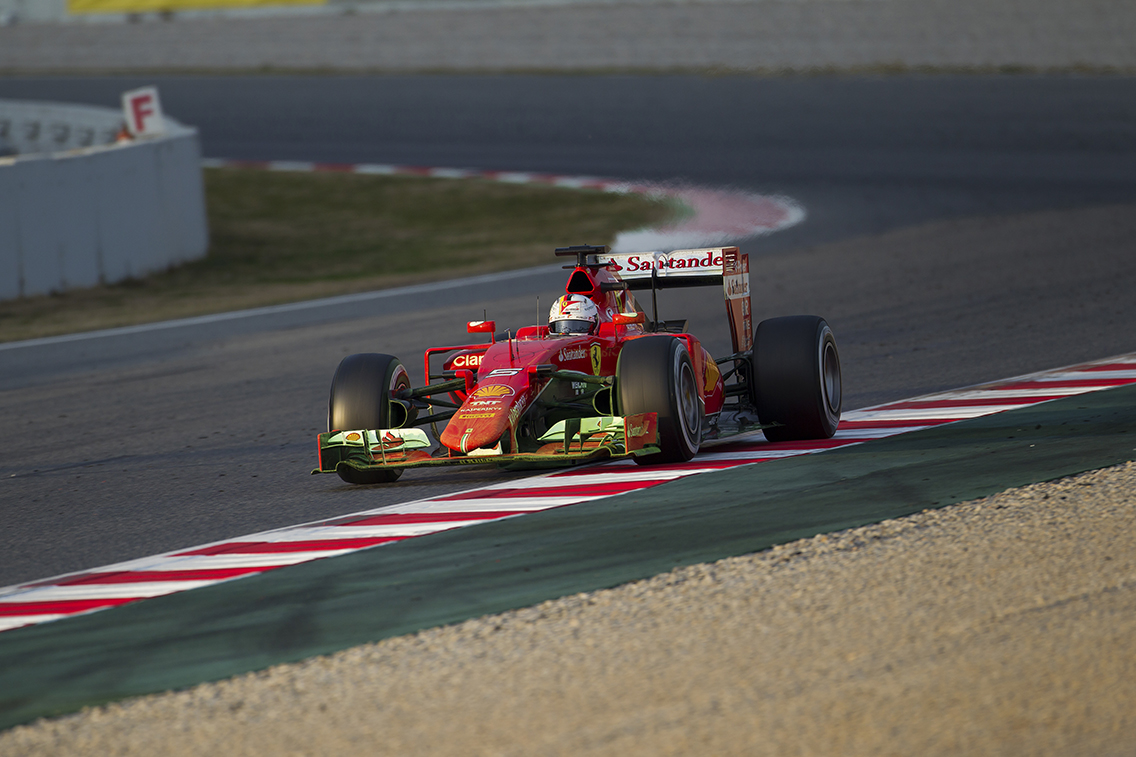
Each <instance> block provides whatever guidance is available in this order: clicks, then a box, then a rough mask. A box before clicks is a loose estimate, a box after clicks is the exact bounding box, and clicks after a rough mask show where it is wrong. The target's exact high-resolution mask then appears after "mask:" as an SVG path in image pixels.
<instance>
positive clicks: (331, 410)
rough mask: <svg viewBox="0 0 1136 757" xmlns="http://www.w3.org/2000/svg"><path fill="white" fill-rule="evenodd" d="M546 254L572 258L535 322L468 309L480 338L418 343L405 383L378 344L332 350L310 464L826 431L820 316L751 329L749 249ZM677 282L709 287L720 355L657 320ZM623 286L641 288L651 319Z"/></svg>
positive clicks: (806, 435)
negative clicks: (558, 290)
mask: <svg viewBox="0 0 1136 757" xmlns="http://www.w3.org/2000/svg"><path fill="white" fill-rule="evenodd" d="M556 254H557V255H565V256H570V257H573V258H575V266H569V267H571V268H572V273H571V274H570V275H569V277H568V283H567V286H566V287H565V294H564V296H562V297H561V298H560V299H558V300H557V301H556V303H555V304H554V305H553V308H552V312H551V313H550V316H549V323H548V324H547V325H545V324H540V325H535V326H528V327H525V328H521V329H519V330H518V331H517V332H516V334H507V335H506V336H505V338H499V337H497V336H495V334H496V331H497V326H496V324H495V323H494V322H493V321H471V322H470V323H469V324H468V325H467V331H468V332H469V333H471V334H485V335H486V337H485V338H487V339H488V342H482V343H480V344H464V345H457V346H448V347H433V348H430V349H428V350H426V353H425V355H424V357H423V363H424V366H425V371H424V374H425V376H426V377H427V381H428V383H427V385H426V386H423V387H418V388H415V387H413V386H411V382H410V378H409V376H408V374H407V372H406V369H405V368H404V367H403V365H402V363H401V362H399V360H398V359H397V358H395V357H393V356H391V355H380V354H358V355H350V356H348V357H346V358H344V359H343V361H342V362H341V363H340V364H339V368H338V370H336V372H335V377H334V378H333V379H332V384H331V397H330V399H329V402H328V420H327V427H328V431H327V432H326V433H322V434H320V435H319V468H318V469H316V470H315V471H313V473H337V474H339V476H340V477H341V478H342V479H343V480H344V481H347V482H350V483H354V484H374V483H384V482H389V481H394V480H395V479H396V478H398V477H399V476H400V475H401V474H402V471H403V470H405V469H406V468H416V467H422V466H437V465H468V464H474V463H480V464H496V465H500V466H507V467H517V468H521V467H554V466H559V465H571V464H577V463H582V462H588V461H593V460H599V459H608V458H623V457H631V458H634V459H635V461H636V462H637V463H641V464H654V463H668V462H681V461H685V460H689V459H691V458H692V457H694V455H695V454H696V453H697V452H698V450H699V447H700V446H701V445H702V444H704V443H707V442H711V441H714V440H718V439H724V438H727V437H730V436H734V435H737V434H741V433H746V432H752V431H755V430H757V429H761V430H762V431H763V432H764V433H765V436H766V437H767V438H769V439H770V440H773V441H780V440H787V439H815V438H827V437H830V436H832V435H833V433H834V432H835V431H836V426H837V424H838V423H839V421H840V392H841V389H840V358H839V356H838V353H837V349H836V340H835V339H834V338H833V335H832V330H831V329H829V327H828V324H827V323H825V322H824V320H823V319H821V318H819V317H817V316H789V317H784V318H772V319H769V320H766V321H762V322H761V324H760V325H759V326H758V328H757V332H756V335H755V334H754V333H753V329H752V326H751V320H750V294H749V260H748V256H747V255H745V254H741V253H739V251H738V248H736V247H720V248H711V249H700V250H677V251H674V252H670V253H661V252H648V253H637V254H611V253H609V251H608V248H607V247H592V246H587V245H585V246H578V247H566V248H561V249H558V250H556ZM680 286H683V287H685V286H717V287H721V288H722V291H723V294H724V299H725V303H726V310H727V315H728V317H729V324H730V333H731V337H732V340H733V353H732V354H730V355H727V356H725V357H721V358H718V359H715V358H713V357H712V356H711V355H710V354H709V353H708V352H707V351H706V350H705V349H703V347H702V345H701V344H700V343H699V341H698V339H697V338H696V337H694V336H693V335H691V334H688V333H686V322H685V321H660V320H659V319H658V307H657V299H656V297H657V293H658V291H659V290H661V289H667V288H671V287H680ZM637 290H639V291H641V290H650V291H651V297H652V310H653V315H654V318H653V319H651V320H649V319H648V318H647V315H646V313H645V312H644V311H643V309H642V308H640V307H639V306H638V304H637V303H636V301H635V298H634V295H633V294H632V292H633V291H637ZM427 428H429V429H431V430H432V431H433V435H432V436H433V439H431V436H430V435H428V434H427V433H426V430H425V429H427Z"/></svg>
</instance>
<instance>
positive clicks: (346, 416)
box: [327, 353, 410, 484]
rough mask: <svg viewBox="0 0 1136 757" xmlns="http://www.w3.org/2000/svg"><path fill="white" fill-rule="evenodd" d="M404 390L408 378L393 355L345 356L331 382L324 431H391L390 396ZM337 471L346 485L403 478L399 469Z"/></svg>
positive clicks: (346, 469)
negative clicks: (384, 429)
mask: <svg viewBox="0 0 1136 757" xmlns="http://www.w3.org/2000/svg"><path fill="white" fill-rule="evenodd" d="M404 388H410V376H409V375H408V374H407V372H406V368H404V367H403V365H402V363H401V362H399V360H398V358H396V357H394V356H393V355H380V354H376V353H361V354H358V355H348V356H347V357H345V358H343V360H342V361H341V362H340V363H339V368H337V369H336V371H335V377H334V378H332V380H331V396H330V397H329V398H328V401H327V430H328V431H347V430H355V429H380V428H390V417H391V410H390V400H391V397H393V396H394V394H395V392H397V391H398V390H400V389H404ZM336 472H337V473H338V474H339V477H340V478H341V479H343V480H344V481H346V482H347V483H349V484H386V483H390V482H391V481H395V480H396V479H398V477H399V476H401V475H402V471H401V470H377V471H357V470H354V469H351V468H346V467H345V468H344V469H343V470H340V471H336Z"/></svg>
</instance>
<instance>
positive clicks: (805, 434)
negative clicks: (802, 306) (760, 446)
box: [752, 315, 842, 442]
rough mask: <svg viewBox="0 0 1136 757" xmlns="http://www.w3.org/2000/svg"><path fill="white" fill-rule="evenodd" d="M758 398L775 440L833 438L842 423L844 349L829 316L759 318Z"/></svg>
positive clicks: (755, 352) (769, 434)
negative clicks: (841, 350) (830, 325)
mask: <svg viewBox="0 0 1136 757" xmlns="http://www.w3.org/2000/svg"><path fill="white" fill-rule="evenodd" d="M753 359H754V363H755V364H754V366H753V381H752V386H753V391H754V396H753V398H752V399H753V401H754V405H755V406H756V407H757V416H758V419H759V420H760V421H761V422H762V423H776V424H779V425H776V426H772V427H770V428H766V429H763V432H764V434H765V438H766V439H768V440H769V441H771V442H784V441H794V440H799V439H828V438H829V437H831V436H832V435H833V434H835V433H836V427H837V425H838V424H839V423H840V407H841V391H842V390H841V381H840V353H839V352H838V351H837V349H836V338H835V337H834V336H833V335H832V329H830V328H829V327H828V324H827V323H825V321H824V319H823V318H820V317H818V316H815V315H793V316H787V317H784V318H770V319H768V320H765V321H762V322H761V323H760V324H758V327H757V334H756V335H755V336H754V346H753Z"/></svg>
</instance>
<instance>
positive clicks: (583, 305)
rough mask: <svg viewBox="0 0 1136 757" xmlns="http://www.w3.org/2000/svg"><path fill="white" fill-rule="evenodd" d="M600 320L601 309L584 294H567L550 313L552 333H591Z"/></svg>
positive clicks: (550, 331) (549, 323)
mask: <svg viewBox="0 0 1136 757" xmlns="http://www.w3.org/2000/svg"><path fill="white" fill-rule="evenodd" d="M599 322H600V309H599V308H598V307H596V303H594V302H592V300H591V299H590V298H588V297H585V296H584V295H582V294H566V295H564V296H563V297H561V298H560V299H559V300H557V301H556V302H555V304H553V306H552V310H551V311H549V313H548V333H550V334H590V333H592V332H594V331H595V330H596V326H597V325H598V324H599Z"/></svg>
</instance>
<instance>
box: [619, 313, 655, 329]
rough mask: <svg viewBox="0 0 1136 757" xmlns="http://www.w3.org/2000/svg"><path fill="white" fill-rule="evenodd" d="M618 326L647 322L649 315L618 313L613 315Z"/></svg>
mask: <svg viewBox="0 0 1136 757" xmlns="http://www.w3.org/2000/svg"><path fill="white" fill-rule="evenodd" d="M611 322H612V323H614V324H615V325H616V326H630V325H631V324H633V323H646V322H647V316H646V315H644V314H643V313H616V314H615V315H613V316H612V317H611Z"/></svg>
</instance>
